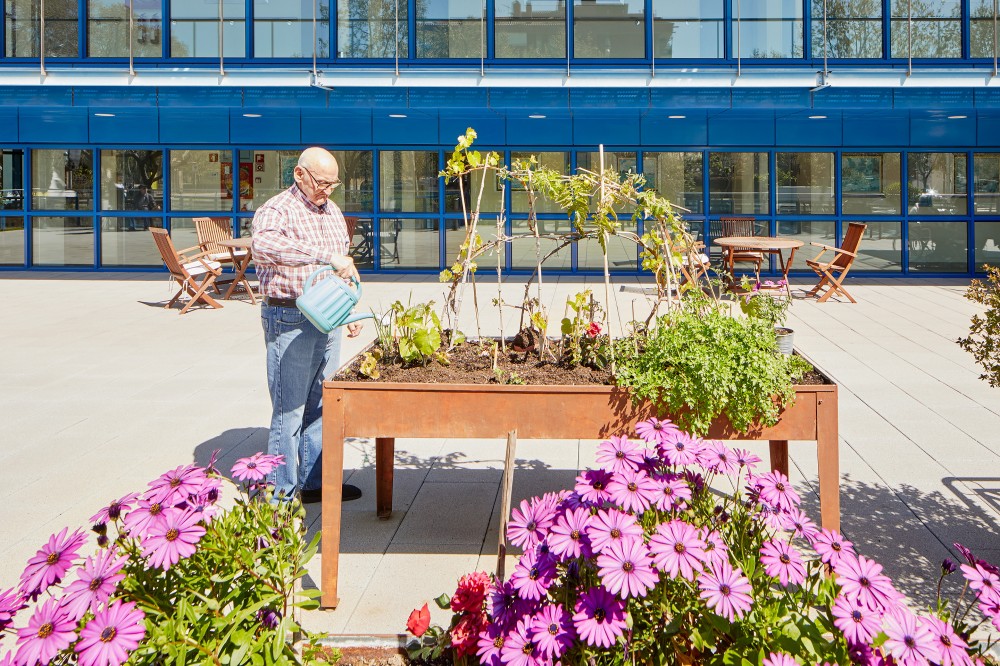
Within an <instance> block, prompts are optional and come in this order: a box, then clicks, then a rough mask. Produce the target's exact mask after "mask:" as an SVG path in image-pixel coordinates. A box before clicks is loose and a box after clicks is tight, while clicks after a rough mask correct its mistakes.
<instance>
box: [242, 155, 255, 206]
mask: <svg viewBox="0 0 1000 666" xmlns="http://www.w3.org/2000/svg"><path fill="white" fill-rule="evenodd" d="M240 197H241V198H243V199H253V163H251V162H241V163H240Z"/></svg>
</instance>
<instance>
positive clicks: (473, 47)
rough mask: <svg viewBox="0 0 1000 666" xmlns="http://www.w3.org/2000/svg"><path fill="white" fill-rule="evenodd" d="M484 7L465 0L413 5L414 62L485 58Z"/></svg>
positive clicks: (447, 0)
mask: <svg viewBox="0 0 1000 666" xmlns="http://www.w3.org/2000/svg"><path fill="white" fill-rule="evenodd" d="M484 11H485V5H480V4H479V3H478V2H476V3H473V2H469V1H468V0H450V1H449V0H446V1H444V2H434V3H429V4H423V3H419V2H418V3H417V20H416V28H417V57H418V58H479V57H482V56H483V55H485V53H484V49H485V48H486V32H485V26H484V25H483V21H485V20H486V18H485V16H484V14H483V12H484Z"/></svg>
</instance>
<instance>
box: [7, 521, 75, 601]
mask: <svg viewBox="0 0 1000 666" xmlns="http://www.w3.org/2000/svg"><path fill="white" fill-rule="evenodd" d="M67 532H69V528H68V527H65V528H63V531H62V532H60V533H59V534H53V535H52V536H50V537H49V541H48V543H46V544H45V545H44V546H42V548H41V549H40V550H39V551H38V552H37V553H35V555H34V557H32V558H31V559H30V560H28V566H26V567H25V568H24V573H22V574H21V595H22V596H24V597H31V598H32V599H37V598H38V595H39V594H41V593H42V592H43V591H45V590H47V589H48V588H49V586H50V585H52V584H53V583H58V582H59V581H61V580H62V579H63V576H65V575H66V572H67V571H69V568H70V567H71V566H73V561H74V560H75V559H76V551H78V550H79V549H80V546H82V545H83V542H84V541H85V540H86V535H84V533H83V532H81V531H80V530H76V531H75V532H73V533H72V534H70V535H69V536H67V535H66V533H67Z"/></svg>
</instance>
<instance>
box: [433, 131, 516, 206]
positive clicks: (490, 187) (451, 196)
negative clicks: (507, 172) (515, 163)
mask: <svg viewBox="0 0 1000 666" xmlns="http://www.w3.org/2000/svg"><path fill="white" fill-rule="evenodd" d="M477 150H479V152H480V153H482V156H483V159H484V160H485V159H486V155H487V154H488V153H491V152H492V153H497V154H498V155H499V159H500V162H501V163H502V162H503V152H502V151H498V150H495V149H490V148H482V147H480V148H477ZM502 185H503V184H502V183H501V182H500V180H499V179H498V178H497V175H496V172H495V171H487V172H486V181H485V182H484V181H483V172H482V171H477V172H475V173H471V174H467V175H465V176H463V177H462V190H461V192H464V194H465V210H466V212H467V213H468V214H469V215H471V214H472V211H473V210H475V208H476V203H477V202H478V203H479V211H480V212H481V213H483V214H485V213H497V212H499V211H500V204H501V203H502V202H503V199H502V197H501V194H502V193H501V191H500V190H501V189H502ZM508 186H509V183H508ZM480 188H481V189H482V190H483V196H482V197H481V198H480V196H479V190H480ZM444 210H445V212H446V213H461V212H462V201H461V196H460V192H459V188H458V179H449V180H447V181H446V182H445V185H444ZM491 222H492V221H491Z"/></svg>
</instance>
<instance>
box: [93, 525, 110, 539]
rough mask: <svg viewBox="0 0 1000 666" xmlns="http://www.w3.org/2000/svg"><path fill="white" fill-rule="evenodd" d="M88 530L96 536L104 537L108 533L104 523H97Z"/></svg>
mask: <svg viewBox="0 0 1000 666" xmlns="http://www.w3.org/2000/svg"><path fill="white" fill-rule="evenodd" d="M90 529H91V530H92V531H93V532H94V534H96V535H98V536H104V535H105V534H107V533H108V526H107V524H105V523H97V524H95V525H94V526H93V527H91V528H90Z"/></svg>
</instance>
